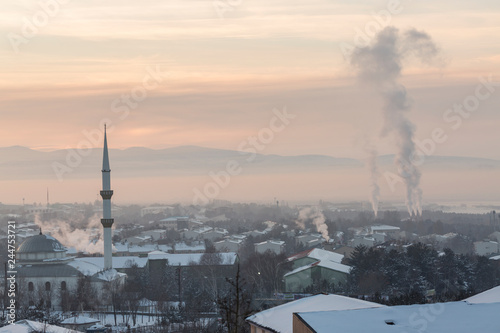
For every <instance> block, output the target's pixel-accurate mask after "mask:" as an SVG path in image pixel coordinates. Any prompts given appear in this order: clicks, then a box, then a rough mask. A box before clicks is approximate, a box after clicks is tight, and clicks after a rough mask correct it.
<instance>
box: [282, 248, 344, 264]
mask: <svg viewBox="0 0 500 333" xmlns="http://www.w3.org/2000/svg"><path fill="white" fill-rule="evenodd" d="M305 257H308V258H312V259H316V260H329V261H333V262H338V263H340V262H342V259H344V256H343V255H342V254H340V253H336V252H332V251H327V250H322V249H311V250H306V251H302V252H300V253H297V254H294V255H293V256H291V257H288V259H287V260H288V261H294V260H297V259H301V258H305Z"/></svg>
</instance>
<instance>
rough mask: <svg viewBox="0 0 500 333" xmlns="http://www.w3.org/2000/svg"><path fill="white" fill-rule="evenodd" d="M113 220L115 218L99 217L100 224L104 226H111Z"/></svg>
mask: <svg viewBox="0 0 500 333" xmlns="http://www.w3.org/2000/svg"><path fill="white" fill-rule="evenodd" d="M113 222H115V219H101V224H102V226H103V227H104V228H111V226H112V225H113Z"/></svg>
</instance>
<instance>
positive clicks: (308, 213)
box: [295, 207, 330, 241]
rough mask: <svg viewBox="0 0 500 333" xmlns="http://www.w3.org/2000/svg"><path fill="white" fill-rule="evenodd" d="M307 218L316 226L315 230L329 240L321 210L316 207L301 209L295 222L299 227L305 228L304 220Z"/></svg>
mask: <svg viewBox="0 0 500 333" xmlns="http://www.w3.org/2000/svg"><path fill="white" fill-rule="evenodd" d="M309 220H311V221H312V224H314V226H315V227H316V231H317V232H319V233H320V234H321V235H322V236H323V238H324V239H325V240H326V241H329V240H330V236H328V226H327V225H326V223H325V221H326V219H325V215H323V212H322V211H321V210H320V209H319V208H318V207H308V208H303V209H301V210H300V211H299V217H298V218H297V220H296V221H295V223H296V224H297V226H298V227H299V228H301V229H305V226H306V222H307V221H309Z"/></svg>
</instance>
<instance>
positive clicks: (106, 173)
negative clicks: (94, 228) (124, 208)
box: [101, 125, 114, 269]
mask: <svg viewBox="0 0 500 333" xmlns="http://www.w3.org/2000/svg"><path fill="white" fill-rule="evenodd" d="M101 172H102V190H101V197H102V211H103V218H102V219H101V224H102V226H103V228H104V232H103V236H104V269H110V268H112V267H113V258H112V245H111V227H112V226H113V222H114V219H113V218H112V217H111V197H112V196H113V190H111V175H110V173H111V169H110V168H109V155H108V139H107V136H106V125H104V149H103V154H102V170H101Z"/></svg>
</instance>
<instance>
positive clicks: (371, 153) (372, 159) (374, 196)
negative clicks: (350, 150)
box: [365, 145, 380, 218]
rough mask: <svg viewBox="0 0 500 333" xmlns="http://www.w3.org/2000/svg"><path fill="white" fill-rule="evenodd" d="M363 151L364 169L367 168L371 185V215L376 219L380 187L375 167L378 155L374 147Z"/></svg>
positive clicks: (368, 147) (376, 167) (376, 166)
mask: <svg viewBox="0 0 500 333" xmlns="http://www.w3.org/2000/svg"><path fill="white" fill-rule="evenodd" d="M365 151H366V152H367V154H368V157H367V159H366V167H367V168H368V172H369V173H370V183H371V186H370V187H371V192H370V202H371V204H372V209H373V214H375V218H376V217H377V215H378V204H379V201H380V200H379V198H380V186H379V185H378V178H379V177H380V172H379V170H378V165H377V157H378V153H377V150H376V149H375V147H373V146H368V145H367V146H366V147H365Z"/></svg>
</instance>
